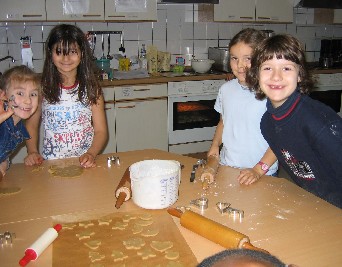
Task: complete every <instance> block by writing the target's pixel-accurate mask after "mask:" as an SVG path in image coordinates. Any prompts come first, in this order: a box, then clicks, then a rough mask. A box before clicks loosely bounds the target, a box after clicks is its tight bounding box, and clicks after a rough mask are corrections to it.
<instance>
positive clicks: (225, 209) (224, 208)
mask: <svg viewBox="0 0 342 267" xmlns="http://www.w3.org/2000/svg"><path fill="white" fill-rule="evenodd" d="M230 205H231V204H230V203H227V202H217V203H216V207H217V209H218V211H219V212H220V213H221V214H225V213H227V214H228V215H229V216H232V217H234V219H235V218H239V219H240V220H242V219H243V217H244V216H245V212H244V211H243V210H239V209H235V208H232V207H230Z"/></svg>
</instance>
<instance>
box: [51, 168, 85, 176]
mask: <svg viewBox="0 0 342 267" xmlns="http://www.w3.org/2000/svg"><path fill="white" fill-rule="evenodd" d="M83 170H84V168H82V167H81V166H76V165H70V166H66V167H57V166H56V165H51V166H50V167H49V170H48V172H49V173H50V174H52V176H54V177H64V178H73V177H78V176H81V174H82V173H83Z"/></svg>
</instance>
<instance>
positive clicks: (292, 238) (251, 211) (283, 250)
mask: <svg viewBox="0 0 342 267" xmlns="http://www.w3.org/2000/svg"><path fill="white" fill-rule="evenodd" d="M115 155H116V156H119V157H120V166H111V167H108V166H107V157H108V156H109V155H99V156H98V158H97V165H98V166H97V167H95V168H90V169H86V170H84V173H83V174H82V175H81V176H80V177H77V178H73V179H62V178H56V177H52V176H51V175H50V174H49V172H48V169H49V166H51V165H58V166H63V165H65V164H78V159H77V158H71V159H66V160H51V161H45V162H44V163H43V164H42V167H44V168H43V169H41V170H39V171H37V172H32V170H33V167H27V166H25V165H24V164H13V165H12V166H11V168H10V169H9V171H8V173H7V174H6V176H5V178H4V180H3V181H2V182H1V186H2V187H10V186H19V187H20V188H21V189H22V190H21V192H19V193H17V194H13V195H8V196H1V197H0V210H1V212H0V233H4V232H5V231H9V232H14V233H15V234H16V238H15V239H14V240H13V244H12V245H9V244H4V245H2V246H1V251H0V262H1V266H2V267H7V266H18V261H19V259H20V258H21V257H22V256H23V253H24V250H25V249H26V248H27V247H28V246H29V245H30V244H32V243H33V242H34V241H35V240H36V239H37V238H38V237H39V236H40V235H41V234H42V233H43V232H44V231H45V230H46V229H47V228H48V227H51V226H52V224H53V221H54V218H55V217H56V216H58V215H68V216H73V215H75V214H83V215H94V214H100V213H101V214H111V213H116V212H118V211H120V212H121V211H122V212H130V211H139V210H141V208H139V207H138V206H136V205H135V204H134V202H133V201H132V200H128V201H127V202H124V203H123V205H122V206H121V208H120V209H119V210H117V209H116V208H115V207H114V205H115V201H116V199H115V197H114V192H115V189H116V187H117V185H118V183H119V181H120V179H121V177H122V175H123V173H124V171H125V170H126V168H127V167H128V166H130V165H131V164H133V163H135V162H137V161H140V160H146V159H168V160H177V161H179V162H180V163H181V164H183V165H184V168H183V169H182V172H181V183H180V187H179V198H178V200H177V202H176V203H175V204H174V205H173V206H174V207H176V206H190V204H189V203H190V201H191V200H194V199H197V198H199V197H201V196H205V197H207V198H208V199H209V207H208V209H206V210H204V211H202V212H201V211H200V210H199V209H197V208H196V207H194V206H191V208H192V210H193V211H195V212H198V213H201V214H203V216H205V217H207V218H210V219H212V220H214V221H216V222H219V223H221V224H223V225H225V226H228V227H230V228H232V229H234V230H236V231H239V232H241V233H243V234H245V235H247V236H248V237H249V238H250V241H251V243H252V244H253V245H254V246H257V247H259V248H263V249H266V250H267V251H269V252H270V253H271V254H273V255H275V256H277V257H278V258H280V259H281V260H283V261H284V262H286V263H288V264H289V263H294V264H297V265H298V266H300V267H322V266H342V254H341V246H342V231H341V229H342V210H341V209H339V208H337V207H334V206H332V205H330V204H329V203H327V202H325V201H323V200H322V199H319V198H317V197H316V196H314V195H312V194H310V193H308V192H306V191H305V190H303V189H301V188H300V187H298V186H296V185H294V184H293V183H291V182H289V181H288V180H286V179H283V178H275V177H269V176H264V177H262V178H261V179H260V180H259V181H258V182H257V183H255V184H253V185H250V186H243V185H239V184H238V182H237V180H236V177H237V175H238V173H239V170H238V169H234V168H230V167H221V168H220V169H219V171H218V174H217V178H216V181H215V183H214V184H212V185H211V186H210V188H209V189H208V190H207V191H204V190H203V189H202V187H201V183H200V182H199V181H198V180H195V182H193V183H191V182H190V181H189V178H190V173H191V170H192V166H193V164H195V163H196V161H197V159H195V158H191V157H186V156H182V155H178V154H173V153H169V152H165V151H161V150H155V149H151V150H140V151H131V152H122V153H117V154H115ZM219 201H221V202H229V203H231V206H232V207H234V208H237V209H241V210H244V218H243V219H242V220H241V221H240V220H238V219H234V218H232V217H229V216H228V215H221V214H220V213H219V212H218V210H217V209H216V203H217V202H219ZM165 213H166V210H165ZM173 221H174V223H175V224H176V225H177V227H178V229H179V231H180V232H181V234H182V235H183V237H184V239H185V240H186V242H187V244H188V245H189V247H190V248H191V250H192V252H193V253H194V255H195V257H196V258H197V260H198V261H201V260H203V259H204V258H205V257H208V256H210V255H212V254H214V253H217V252H219V251H222V250H223V249H224V248H223V247H221V246H219V245H217V244H215V243H213V242H211V241H209V240H207V239H205V238H203V237H201V236H198V235H196V234H194V233H193V232H191V231H189V230H187V229H185V228H183V227H182V226H181V225H180V223H179V219H178V218H173ZM52 254H53V246H49V247H48V248H47V250H46V251H45V252H44V253H42V255H41V256H40V257H39V258H38V260H37V261H35V262H31V263H29V265H28V267H29V266H44V267H46V266H51V265H52Z"/></svg>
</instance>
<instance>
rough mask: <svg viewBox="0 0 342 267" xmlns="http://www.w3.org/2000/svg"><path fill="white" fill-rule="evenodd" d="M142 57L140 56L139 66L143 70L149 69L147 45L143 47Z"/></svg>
mask: <svg viewBox="0 0 342 267" xmlns="http://www.w3.org/2000/svg"><path fill="white" fill-rule="evenodd" d="M141 46H142V47H141V49H140V55H139V65H140V68H141V69H145V70H146V69H147V57H146V48H145V44H142V45H141Z"/></svg>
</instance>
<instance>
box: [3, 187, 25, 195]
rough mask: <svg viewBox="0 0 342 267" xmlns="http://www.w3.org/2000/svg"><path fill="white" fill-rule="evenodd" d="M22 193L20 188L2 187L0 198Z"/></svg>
mask: <svg viewBox="0 0 342 267" xmlns="http://www.w3.org/2000/svg"><path fill="white" fill-rule="evenodd" d="M20 191H21V188H20V187H16V186H14V187H1V188H0V196H6V195H13V194H16V193H19V192H20Z"/></svg>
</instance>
